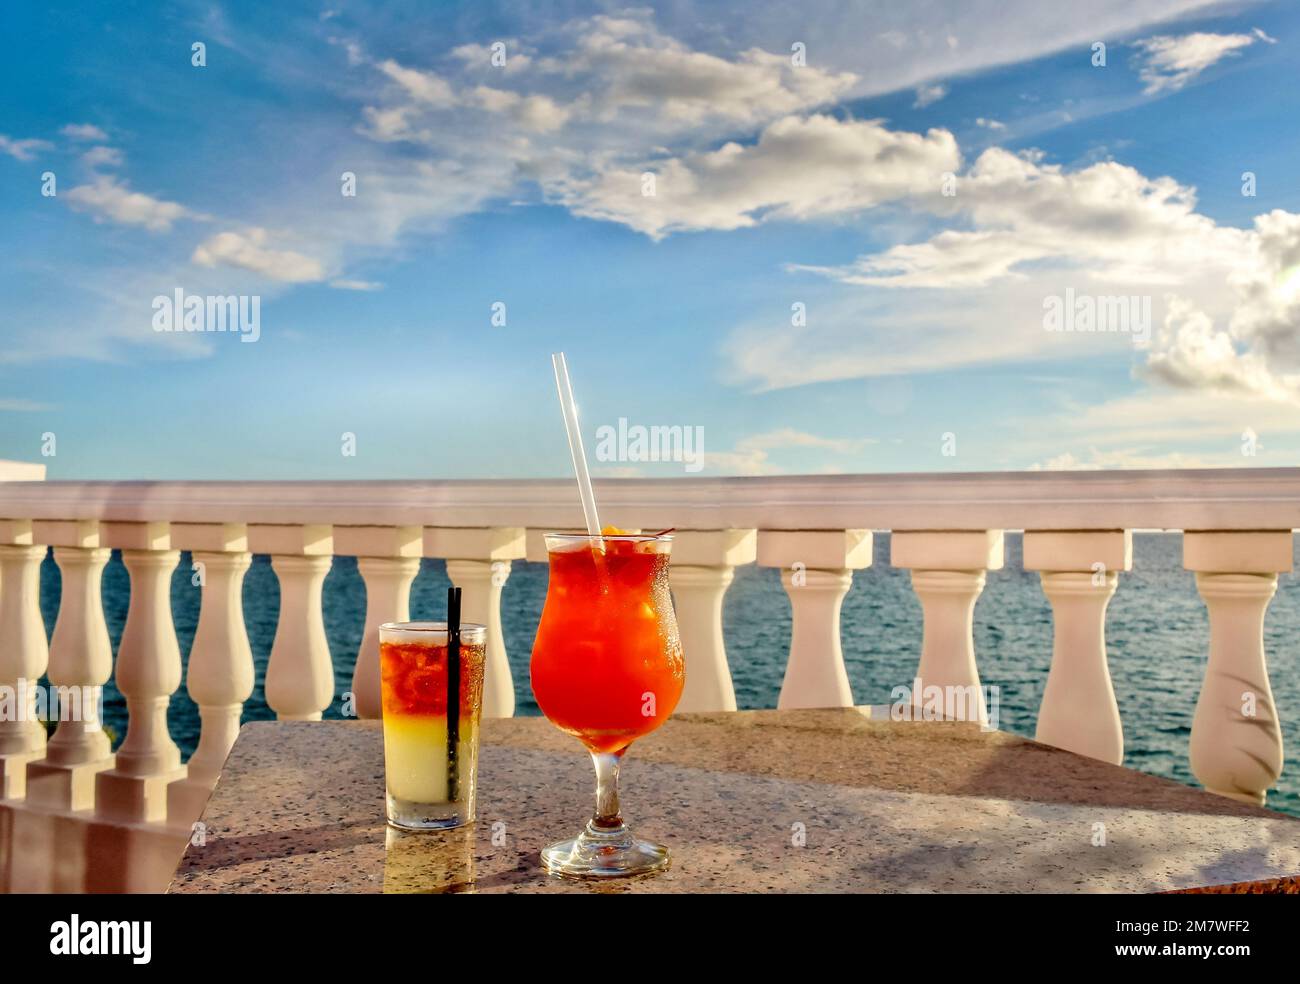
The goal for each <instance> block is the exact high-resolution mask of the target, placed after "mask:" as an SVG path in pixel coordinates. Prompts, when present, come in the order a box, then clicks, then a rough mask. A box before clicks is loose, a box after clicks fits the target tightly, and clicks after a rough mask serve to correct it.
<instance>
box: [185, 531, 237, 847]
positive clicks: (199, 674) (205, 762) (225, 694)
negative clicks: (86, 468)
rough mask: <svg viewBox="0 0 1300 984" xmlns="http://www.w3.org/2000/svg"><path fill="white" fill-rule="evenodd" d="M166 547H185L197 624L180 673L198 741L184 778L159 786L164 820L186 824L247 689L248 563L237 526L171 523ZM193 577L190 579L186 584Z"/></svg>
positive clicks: (217, 770)
mask: <svg viewBox="0 0 1300 984" xmlns="http://www.w3.org/2000/svg"><path fill="white" fill-rule="evenodd" d="M171 532H172V546H174V547H176V548H178V549H180V550H188V551H190V562H191V584H192V585H194V586H195V587H197V588H198V590H199V591H200V595H199V624H198V628H197V629H196V630H195V632H194V644H193V645H192V646H191V647H190V658H189V662H188V665H187V667H186V670H185V689H186V690H187V691H188V692H189V695H190V698H191V699H192V700H193V701H194V703H195V704H197V705H198V708H199V723H200V729H201V730H200V731H199V744H198V747H197V748H195V749H194V754H193V755H191V756H190V760H189V763H188V765H187V772H186V775H185V778H184V779H181V780H178V781H177V782H174V783H172V784H171V785H170V786H169V787H167V821H168V823H169V824H172V825H173V826H176V827H180V828H186V829H188V828H189V827H190V826H191V825H192V824H193V823H194V821H195V820H197V819H198V818H199V814H201V813H202V812H203V807H204V805H205V804H206V803H207V799H208V795H209V794H210V793H211V792H212V787H213V786H215V785H216V783H217V777H218V776H219V775H220V774H221V769H222V766H224V765H225V762H226V756H227V755H228V754H229V753H230V748H231V746H232V745H234V743H235V739H236V738H237V737H238V735H239V719H240V716H241V715H242V714H243V711H244V702H245V701H247V700H248V698H249V697H251V696H252V694H253V680H254V674H253V653H252V650H251V649H250V648H249V645H248V631H247V629H246V628H245V626H244V602H243V587H244V574H245V573H246V572H247V571H248V568H249V565H250V564H251V563H252V559H253V556H252V554H250V553H249V552H248V530H247V528H246V527H245V526H244V524H243V523H224V524H223V523H173V524H172V531H171ZM194 582H197V584H194Z"/></svg>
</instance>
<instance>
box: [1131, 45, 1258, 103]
mask: <svg viewBox="0 0 1300 984" xmlns="http://www.w3.org/2000/svg"><path fill="white" fill-rule="evenodd" d="M1256 40H1269V41H1271V40H1272V39H1271V38H1268V35H1266V34H1264V33H1263V32H1262V31H1260V32H1259V34H1258V35H1255V34H1208V33H1205V32H1200V31H1198V32H1196V33H1194V34H1182V35H1178V36H1176V37H1175V36H1170V35H1167V34H1160V35H1156V36H1155V37H1150V38H1145V39H1143V40H1141V41H1137V42H1135V43H1134V44H1135V46H1136V47H1137V48H1139V49H1140V50H1141V51H1142V52H1143V53H1144V54H1145V56H1146V57H1145V60H1144V61H1143V63H1142V66H1141V68H1140V69H1139V71H1138V78H1140V79H1141V80H1142V81H1143V82H1144V83H1146V88H1145V90H1144V91H1145V92H1146V93H1147V94H1148V95H1154V94H1155V93H1158V92H1177V91H1178V90H1179V89H1181V88H1182V87H1183V86H1185V85H1186V84H1187V83H1188V82H1190V81H1192V79H1194V78H1196V76H1198V75H1200V74H1201V73H1202V72H1204V71H1205V70H1206V69H1207V68H1209V67H1210V66H1211V65H1213V64H1215V63H1216V62H1219V61H1221V60H1223V59H1224V58H1227V57H1228V56H1229V55H1234V54H1236V53H1238V52H1239V51H1240V49H1242V48H1246V47H1249V46H1250V45H1252V44H1254V43H1255V41H1256Z"/></svg>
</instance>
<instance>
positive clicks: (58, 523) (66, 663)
mask: <svg viewBox="0 0 1300 984" xmlns="http://www.w3.org/2000/svg"><path fill="white" fill-rule="evenodd" d="M32 536H33V538H34V539H35V541H36V542H37V543H45V544H49V545H50V546H53V547H54V562H55V563H56V564H58V565H59V573H60V575H61V577H62V593H61V597H60V601H59V616H58V618H57V620H56V621H55V623H54V634H53V635H52V636H51V637H50V660H49V673H48V677H49V681H50V683H51V685H52V686H53V687H54V688H56V690H57V692H58V693H59V696H60V700H59V705H60V707H59V724H58V727H57V728H56V729H55V732H54V734H53V736H52V737H51V738H50V740H49V743H48V744H47V745H46V746H45V758H43V759H40V760H38V761H33V762H30V763H28V765H27V801H28V802H29V803H34V804H39V805H41V806H46V807H50V808H53V809H61V810H89V809H92V808H93V807H94V805H95V776H96V775H97V774H98V773H100V772H102V771H104V770H105V769H111V768H112V767H113V753H112V748H111V745H110V743H109V740H108V735H107V734H106V733H105V732H104V727H103V723H102V722H101V721H100V717H99V711H100V701H101V699H102V694H103V686H104V684H106V683H107V682H108V678H109V676H111V675H112V672H113V650H112V646H111V645H110V644H109V641H108V626H107V625H106V624H105V622H104V605H103V601H102V599H101V596H100V585H101V579H102V576H103V573H104V567H105V565H106V564H107V563H108V559H109V557H110V556H111V554H112V551H111V550H109V549H107V548H106V547H101V546H100V531H99V524H98V523H97V522H95V521H94V520H81V521H63V520H37V521H35V522H34V523H33V524H32Z"/></svg>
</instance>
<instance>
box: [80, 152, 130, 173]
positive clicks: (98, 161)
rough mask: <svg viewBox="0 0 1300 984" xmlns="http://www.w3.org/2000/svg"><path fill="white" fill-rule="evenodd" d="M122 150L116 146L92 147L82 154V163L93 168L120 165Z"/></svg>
mask: <svg viewBox="0 0 1300 984" xmlns="http://www.w3.org/2000/svg"><path fill="white" fill-rule="evenodd" d="M122 160H123V158H122V152H121V151H120V150H118V149H117V148H116V147H91V148H90V149H89V150H88V151H86V152H85V153H84V154H82V155H81V163H83V164H85V165H86V167H88V168H91V169H92V170H93V169H94V168H97V167H120V166H121V165H122Z"/></svg>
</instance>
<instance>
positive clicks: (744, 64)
mask: <svg viewBox="0 0 1300 984" xmlns="http://www.w3.org/2000/svg"><path fill="white" fill-rule="evenodd" d="M542 67H544V68H546V69H547V70H550V71H552V72H555V73H559V74H562V75H564V76H567V77H570V78H573V77H577V78H581V79H582V80H583V82H584V88H586V89H588V90H589V91H592V92H594V93H596V102H595V113H596V115H597V117H598V118H603V119H612V118H613V117H614V116H615V115H616V114H619V113H623V112H624V111H626V110H628V109H643V110H648V111H650V112H651V114H652V115H653V116H656V117H658V118H659V119H660V120H663V121H667V122H670V123H673V124H678V125H694V124H698V123H699V122H701V121H704V120H706V119H709V118H721V119H724V120H727V121H729V122H731V123H733V124H751V125H753V124H758V123H761V122H763V121H764V120H769V119H773V118H775V117H778V116H783V115H785V114H787V113H793V112H797V111H799V110H804V109H809V108H812V107H815V106H819V105H822V104H825V103H828V102H830V101H832V100H834V99H835V98H836V97H838V96H839V95H840V94H842V93H843V92H844V91H845V90H846V89H847V88H848V87H849V86H850V85H852V84H853V82H854V81H855V80H856V76H855V75H854V74H853V73H851V72H830V71H827V70H825V69H823V68H820V67H817V66H816V65H803V66H799V67H796V66H794V65H793V64H792V63H791V59H790V56H789V53H788V52H787V53H776V52H768V51H764V50H762V49H760V48H750V49H748V50H745V51H741V52H740V53H739V54H738V55H736V56H735V57H734V58H723V57H719V56H718V55H713V54H709V53H707V52H703V51H696V50H692V49H691V48H690V47H688V46H687V45H685V44H683V43H681V42H680V41H678V40H676V39H674V38H671V37H669V36H667V35H666V34H663V33H662V32H660V31H659V30H658V29H657V28H656V27H655V26H654V24H653V23H652V22H651V21H650V19H649V17H647V16H644V15H643V14H637V15H633V16H622V17H604V16H601V17H594V18H592V19H591V20H590V21H587V22H585V23H584V24H582V25H580V27H579V30H578V35H577V43H576V45H575V47H574V50H573V51H570V52H567V53H563V54H560V55H558V56H556V57H553V58H551V59H548V60H547V61H546V62H545V63H544V66H542Z"/></svg>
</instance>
